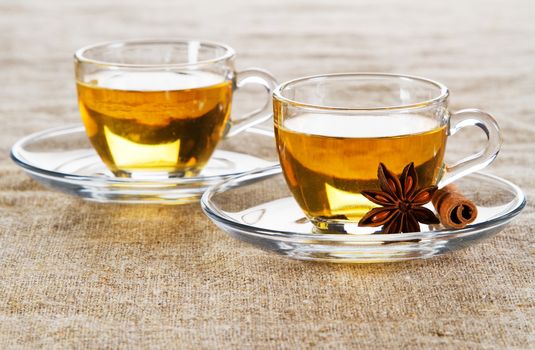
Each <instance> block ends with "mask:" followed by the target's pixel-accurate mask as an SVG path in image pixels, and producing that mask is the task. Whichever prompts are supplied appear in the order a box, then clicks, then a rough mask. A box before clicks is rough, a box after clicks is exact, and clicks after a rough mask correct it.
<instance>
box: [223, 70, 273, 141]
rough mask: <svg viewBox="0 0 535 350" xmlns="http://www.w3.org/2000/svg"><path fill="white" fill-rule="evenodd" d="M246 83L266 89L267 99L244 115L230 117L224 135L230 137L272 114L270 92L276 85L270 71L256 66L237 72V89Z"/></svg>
mask: <svg viewBox="0 0 535 350" xmlns="http://www.w3.org/2000/svg"><path fill="white" fill-rule="evenodd" d="M247 84H259V85H261V86H263V87H264V88H265V89H266V92H267V95H268V97H267V99H266V102H265V103H264V105H263V106H262V107H260V108H258V109H256V110H254V111H252V112H249V113H247V114H246V115H245V116H243V117H241V118H239V119H234V118H232V117H231V119H230V121H229V122H228V124H227V128H226V131H225V137H232V136H235V135H237V134H239V133H240V132H242V131H244V130H245V129H247V128H250V127H251V126H253V125H256V124H259V123H262V122H264V121H266V120H268V119H269V118H271V116H272V115H273V108H272V107H271V92H272V91H273V89H275V87H276V86H277V80H276V79H275V77H273V75H271V73H269V72H267V71H265V70H263V69H257V68H251V69H246V70H243V71H241V72H238V73H237V79H236V88H237V89H239V88H241V87H243V86H245V85H247Z"/></svg>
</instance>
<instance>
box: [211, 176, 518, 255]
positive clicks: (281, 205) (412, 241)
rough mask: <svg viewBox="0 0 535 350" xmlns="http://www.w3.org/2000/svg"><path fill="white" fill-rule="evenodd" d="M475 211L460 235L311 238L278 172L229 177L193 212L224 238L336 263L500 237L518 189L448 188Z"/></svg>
mask: <svg viewBox="0 0 535 350" xmlns="http://www.w3.org/2000/svg"><path fill="white" fill-rule="evenodd" d="M456 184H457V186H458V187H459V188H460V190H461V191H462V192H463V194H464V195H466V197H468V198H470V199H471V200H473V201H474V202H475V203H476V205H477V207H478V212H479V215H478V218H477V220H476V221H475V222H474V223H473V224H472V225H470V226H467V227H466V228H464V229H457V230H450V229H446V228H444V227H442V226H440V225H434V227H430V226H427V225H422V226H421V229H422V232H414V233H400V234H381V233H373V231H374V230H377V228H367V227H364V228H359V229H356V230H355V231H354V232H352V233H349V234H339V233H335V234H330V233H329V234H325V233H315V231H314V229H313V225H312V224H311V223H310V221H308V219H307V218H306V217H305V216H304V214H303V212H302V211H301V209H300V208H299V206H298V205H297V203H296V202H295V200H294V199H293V197H291V195H290V192H289V190H288V189H287V186H286V183H285V181H284V178H283V176H282V173H281V169H280V166H278V165H276V166H273V167H271V168H269V169H264V170H260V171H252V172H249V173H246V174H242V175H239V176H237V177H233V178H231V179H228V180H226V181H224V182H221V183H219V184H217V185H215V186H214V187H211V188H210V189H208V190H207V191H206V192H205V193H204V195H203V196H202V198H201V205H202V208H203V210H204V212H205V213H206V214H207V215H208V217H209V218H210V219H211V220H212V221H213V222H214V223H215V224H216V225H217V226H219V227H220V228H221V229H223V230H224V231H226V232H227V233H228V234H230V235H231V236H233V237H235V238H238V239H240V240H243V241H245V242H248V243H251V244H253V245H256V246H258V247H260V248H262V249H264V250H269V251H273V252H276V253H279V254H282V255H286V256H288V257H290V258H293V259H300V260H316V261H328V262H341V263H372V262H392V261H401V260H410V259H424V258H430V257H432V256H435V255H440V254H444V253H447V252H449V251H453V250H456V249H461V248H465V247H468V246H470V245H472V244H475V243H476V242H479V241H480V240H482V239H484V238H488V237H490V236H492V235H494V234H496V233H498V232H500V231H501V230H502V229H503V228H504V227H505V226H506V225H507V223H509V221H511V219H513V217H515V216H516V215H517V214H518V213H520V211H521V210H522V208H523V207H524V205H525V203H526V200H525V196H524V194H523V193H522V191H521V190H520V188H519V187H518V186H516V185H515V184H513V183H511V182H509V181H507V180H504V179H502V178H499V177H497V176H493V175H488V174H482V173H475V174H472V175H469V176H466V177H464V178H462V179H461V180H459V181H457V182H456Z"/></svg>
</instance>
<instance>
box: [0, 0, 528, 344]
mask: <svg viewBox="0 0 535 350" xmlns="http://www.w3.org/2000/svg"><path fill="white" fill-rule="evenodd" d="M533 17H535V5H534V4H533V2H532V1H529V0H525V1H471V0H465V1H459V2H451V1H441V2H438V1H423V0H422V1H394V0H391V1H381V2H379V1H371V0H370V1H336V2H327V1H326V2H320V1H310V0H307V1H298V2H297V1H296V2H291V1H284V0H277V1H260V0H254V1H251V0H249V1H241V2H238V1H235V2H230V1H229V2H223V1H213V2H208V1H168V2H166V1H161V0H151V1H141V0H137V1H128V2H127V1H124V2H123V1H121V2H113V3H111V1H108V0H93V1H86V2H81V1H70V0H47V1H39V0H35V1H20V0H2V1H1V2H0V82H1V85H2V89H1V93H0V123H1V124H0V125H1V131H2V132H1V135H2V136H1V138H0V147H1V154H0V348H2V349H6V348H36V347H46V348H52V347H57V348H134V347H139V348H177V347H181V348H200V347H202V348H224V347H238V348H239V347H244V348H245V347H254V348H306V347H319V348H342V347H351V348H363V349H364V348H369V349H372V348H373V349H375V348H382V349H386V348H392V349H395V348H417V349H428V348H434V349H465V348H485V349H501V348H512V349H527V348H533V347H535V337H534V334H535V324H534V323H535V321H534V319H535V298H534V293H535V285H534V280H535V269H534V267H535V259H534V254H535V240H534V233H535V228H534V227H533V225H534V224H535V211H534V207H533V205H531V204H529V203H528V206H527V208H526V210H525V211H524V212H523V214H522V215H521V216H520V217H518V218H517V219H516V220H515V221H514V222H513V223H512V224H511V225H510V226H509V228H507V229H506V230H505V231H504V232H502V233H500V234H499V235H497V236H496V237H495V238H492V239H490V240H488V241H486V242H485V243H483V244H480V245H477V246H474V247H471V248H469V249H466V250H464V251H459V252H456V253H454V254H450V255H447V256H443V257H441V258H436V259H432V260H427V261H414V262H408V263H401V264H385V265H366V266H358V265H354V266H351V265H330V264H317V263H304V262H298V261H292V260H287V259H284V258H282V257H279V256H275V255H271V254H268V253H265V252H262V251H258V250H256V249H255V248H252V247H250V246H247V245H245V244H242V243H239V242H237V241H235V240H233V239H231V238H229V237H227V236H226V235H225V234H224V233H222V232H221V231H219V230H218V229H217V228H216V227H215V226H214V225H213V224H212V223H211V222H210V221H209V220H208V219H207V218H205V217H204V216H203V214H202V212H201V211H200V209H199V208H198V206H197V205H189V206H185V207H142V206H115V205H97V204H89V203H86V202H83V201H81V200H78V199H77V198H74V197H69V196H67V195H64V194H60V193H56V192H54V191H51V190H48V189H46V188H43V187H41V186H40V185H38V184H37V183H36V182H34V181H32V180H30V179H29V178H28V177H27V176H26V175H25V174H23V172H22V171H21V170H20V169H18V168H17V167H16V166H15V165H14V164H13V163H12V162H11V161H10V160H9V157H8V150H9V148H10V146H11V145H12V144H13V143H14V142H15V141H16V140H17V139H18V138H20V137H22V136H24V135H26V134H28V133H30V132H34V131H38V130H42V129H44V128H48V127H52V126H60V125H63V124H65V123H73V122H77V121H78V114H77V106H76V100H75V90H74V85H73V78H72V70H73V69H72V61H71V55H72V53H73V52H74V50H75V49H76V48H78V47H80V46H83V45H86V44H89V43H93V42H98V41H102V40H109V39H116V38H136V37H160V36H164V37H169V36H171V37H172V36H178V37H196V38H204V39H211V40H220V41H224V42H226V43H228V44H230V45H232V46H233V47H235V48H236V50H237V51H238V67H239V68H245V67H248V66H260V67H264V68H266V69H268V70H270V71H272V72H273V73H274V74H275V75H276V76H277V77H278V78H279V79H280V80H287V79H290V78H294V77H298V76H302V75H308V74H314V73H321V72H340V71H386V72H404V73H408V74H416V75H422V76H427V77H430V78H433V79H436V80H439V81H442V82H444V83H445V84H446V85H448V86H449V87H450V88H451V91H452V99H451V105H452V108H453V109H457V108H461V107H479V108H482V109H485V110H487V111H489V112H491V113H493V114H494V115H495V116H496V118H497V119H498V121H499V123H500V124H501V126H502V128H503V134H504V140H505V144H504V146H503V150H502V152H501V154H500V156H499V158H498V160H497V161H496V162H495V163H494V164H493V166H492V167H491V168H490V169H489V171H490V172H493V173H494V174H497V175H500V176H503V177H505V178H508V179H510V180H513V181H514V182H516V183H517V184H519V185H520V186H521V187H522V188H523V189H524V190H525V191H526V192H527V194H528V196H530V195H531V197H535V180H534V177H535V174H534V172H533V170H534V169H535V157H534V153H535V133H534V131H535V117H534V115H535V40H534V38H535V20H533ZM244 103H246V102H244ZM477 136H480V135H477V134H476V136H473V137H471V136H470V137H468V136H467V137H466V138H465V139H464V140H463V139H462V138H459V139H458V141H457V142H458V143H457V145H458V146H457V145H453V144H452V148H451V149H450V151H452V152H453V153H455V152H456V151H459V152H461V151H462V149H463V148H466V149H470V148H471V147H472V144H476V143H477V142H478V140H479V138H478V137H477ZM461 143H462V146H461Z"/></svg>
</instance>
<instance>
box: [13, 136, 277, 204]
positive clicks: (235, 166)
mask: <svg viewBox="0 0 535 350" xmlns="http://www.w3.org/2000/svg"><path fill="white" fill-rule="evenodd" d="M269 126H271V125H269ZM266 128H267V127H266V126H263V125H259V126H255V127H253V128H249V129H247V131H246V132H243V133H241V134H240V135H238V136H236V137H233V138H231V139H225V140H223V141H222V142H220V144H219V145H218V148H217V149H216V151H215V152H214V155H213V156H212V157H211V158H210V161H209V162H208V164H207V165H206V166H205V167H204V169H203V170H202V172H201V173H200V174H199V175H197V176H194V177H188V178H168V177H167V176H162V177H161V178H157V177H153V178H151V179H147V178H141V179H139V178H120V177H115V176H114V175H113V174H112V173H111V172H110V170H109V169H108V168H107V167H106V166H105V165H104V163H103V162H102V160H101V159H100V157H99V156H98V155H97V154H96V152H95V150H94V149H93V147H92V146H91V144H90V143H89V140H88V139H87V136H86V134H85V132H84V128H83V127H82V126H72V127H61V128H55V129H49V130H45V131H42V132H38V133H35V134H32V135H29V136H27V137H25V138H23V139H21V140H19V141H18V142H17V143H16V144H15V145H14V146H13V147H12V149H11V158H12V159H13V160H14V161H15V163H16V164H17V165H19V166H20V167H22V169H23V170H24V171H26V173H28V174H29V175H30V176H31V177H32V178H34V179H35V180H37V181H39V182H41V183H42V184H44V185H46V186H48V187H51V188H54V189H58V190H61V191H63V192H66V193H69V194H73V195H76V196H79V197H81V198H83V199H85V200H89V201H94V202H101V203H132V204H135V203H140V204H174V205H176V204H185V203H191V202H196V201H198V199H199V197H200V196H201V194H202V193H203V192H204V191H205V190H206V188H207V187H209V186H211V185H214V184H215V183H217V182H219V181H221V180H224V179H227V178H229V177H231V176H233V175H239V174H242V173H244V172H246V171H250V170H253V169H266V168H268V167H270V166H272V165H273V164H276V158H277V156H276V154H275V150H274V149H273V137H272V136H271V130H268V129H266ZM251 142H254V143H255V145H256V146H257V147H256V148H255V149H257V150H259V151H258V153H255V152H253V151H251V150H250V149H247V148H245V147H242V145H243V144H247V143H251Z"/></svg>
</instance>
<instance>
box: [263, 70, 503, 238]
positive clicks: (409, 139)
mask: <svg viewBox="0 0 535 350" xmlns="http://www.w3.org/2000/svg"><path fill="white" fill-rule="evenodd" d="M447 99H448V90H447V88H446V87H445V86H443V85H442V84H440V83H436V82H433V81H430V80H426V79H422V78H416V77H410V76H401V75H390V74H358V73H355V74H332V75H323V76H314V77H308V78H301V79H297V80H293V81H290V82H287V83H284V84H281V85H280V86H279V87H277V88H276V89H275V91H274V97H273V107H274V125H275V137H276V143H277V150H278V153H279V159H280V163H281V167H282V170H283V173H284V177H285V179H286V182H287V184H288V186H289V188H290V190H291V192H292V194H293V196H294V198H295V200H296V201H297V203H298V204H299V206H300V207H301V209H302V210H303V212H304V213H305V214H306V216H307V217H308V218H309V219H310V220H311V221H312V222H313V223H314V224H315V225H316V226H317V227H318V228H320V229H326V228H328V229H332V228H334V229H336V226H337V225H343V224H345V223H348V222H357V221H358V220H359V219H360V218H361V217H362V216H363V215H364V214H366V213H367V212H368V211H369V210H371V209H372V208H374V207H377V205H376V204H374V203H372V202H371V201H369V200H368V199H366V198H365V197H364V196H363V195H362V194H361V192H362V191H366V190H379V189H380V188H379V183H378V179H377V172H378V166H379V164H380V163H383V164H385V165H386V166H387V167H388V169H390V170H391V171H393V172H394V173H395V174H397V175H398V176H399V175H400V174H401V173H402V171H403V169H404V168H405V167H406V166H407V165H408V164H410V163H414V166H415V170H416V173H417V176H418V182H419V183H418V186H419V187H426V186H431V185H437V184H439V185H445V184H447V183H449V182H451V181H453V180H455V179H457V178H459V177H460V176H464V175H466V174H468V173H470V172H473V171H476V170H478V169H481V168H483V167H485V166H486V165H487V164H488V163H490V162H491V161H492V160H493V159H494V157H495V156H496V154H497V153H498V151H499V147H500V144H501V139H500V133H499V129H498V126H497V124H496V122H495V121H494V119H493V118H492V117H491V116H490V115H488V114H486V113H484V112H481V111H477V110H463V111H459V112H457V113H454V114H452V115H451V118H450V113H449V112H448V110H447ZM468 125H476V126H479V127H480V128H482V129H483V130H484V131H485V133H486V134H487V136H488V144H487V147H486V149H485V150H484V151H483V152H482V153H481V154H478V155H476V156H473V157H470V158H469V159H466V160H463V161H461V162H460V163H458V164H456V165H454V166H447V165H445V164H444V154H445V150H446V142H447V138H448V135H449V134H453V133H455V132H456V131H457V130H458V129H460V128H462V127H464V126H468Z"/></svg>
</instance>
